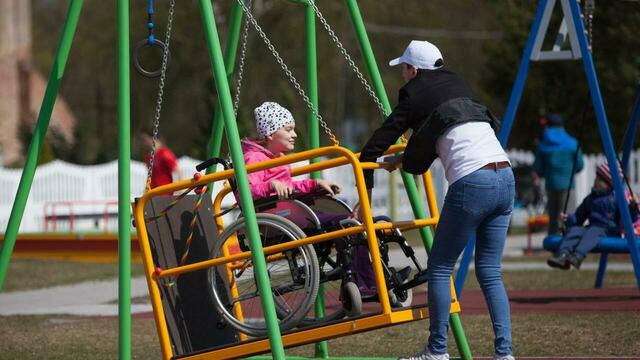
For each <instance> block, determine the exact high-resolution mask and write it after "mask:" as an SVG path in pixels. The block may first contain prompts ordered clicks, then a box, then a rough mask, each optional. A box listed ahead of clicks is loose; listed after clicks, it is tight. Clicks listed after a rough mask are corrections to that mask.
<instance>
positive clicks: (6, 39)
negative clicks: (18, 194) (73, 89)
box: [0, 0, 76, 166]
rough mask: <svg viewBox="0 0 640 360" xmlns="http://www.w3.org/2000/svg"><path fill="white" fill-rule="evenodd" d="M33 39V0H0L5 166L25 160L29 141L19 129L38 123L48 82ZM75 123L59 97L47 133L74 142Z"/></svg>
mask: <svg viewBox="0 0 640 360" xmlns="http://www.w3.org/2000/svg"><path fill="white" fill-rule="evenodd" d="M31 43H32V36H31V2H30V1H24V0H0V152H1V153H2V155H1V156H0V158H1V159H2V164H0V165H4V166H7V165H20V164H22V163H23V161H24V157H25V154H26V148H27V147H28V145H29V144H28V143H25V144H23V143H22V141H21V139H20V130H21V129H24V128H25V127H26V129H29V131H31V129H33V128H34V127H35V123H36V120H37V117H38V112H39V110H40V105H41V103H42V99H43V97H44V92H45V89H46V86H47V84H46V81H47V79H46V78H45V77H43V76H42V74H40V73H38V72H37V71H36V70H35V69H34V67H33V65H32V61H31ZM75 123H76V121H75V119H74V117H73V114H72V113H71V111H70V110H69V108H68V107H67V105H66V103H65V102H64V100H62V99H61V98H60V97H58V99H57V100H56V105H55V107H54V109H53V113H52V115H51V122H50V124H49V130H48V133H51V132H55V133H56V135H58V136H57V137H56V138H57V139H61V140H62V141H65V142H67V143H73V141H74V139H73V129H74V127H75Z"/></svg>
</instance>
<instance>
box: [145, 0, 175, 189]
mask: <svg viewBox="0 0 640 360" xmlns="http://www.w3.org/2000/svg"><path fill="white" fill-rule="evenodd" d="M175 4H176V2H175V0H170V1H169V16H168V18H167V30H166V32H165V38H164V40H165V41H164V49H163V51H162V68H161V70H160V84H159V85H158V98H157V100H156V112H155V115H154V122H153V142H152V144H151V151H150V153H149V168H148V169H147V184H146V188H145V191H149V190H150V189H151V175H152V174H153V165H154V162H155V161H154V157H155V155H156V142H157V141H158V128H159V127H160V111H161V110H162V95H163V94H164V80H165V78H166V74H167V58H168V56H169V44H170V43H171V26H172V23H173V12H174V7H175Z"/></svg>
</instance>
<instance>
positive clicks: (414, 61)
mask: <svg viewBox="0 0 640 360" xmlns="http://www.w3.org/2000/svg"><path fill="white" fill-rule="evenodd" d="M438 60H440V61H438ZM402 63H405V64H409V65H412V66H414V67H416V68H418V69H427V70H435V69H438V68H440V67H442V65H444V60H443V58H442V54H441V53H440V50H438V48H437V47H436V46H435V45H433V44H432V43H430V42H428V41H419V40H412V41H411V43H409V46H407V49H406V50H405V51H404V54H402V56H400V57H399V58H395V59H393V60H391V61H389V66H396V65H400V64H402Z"/></svg>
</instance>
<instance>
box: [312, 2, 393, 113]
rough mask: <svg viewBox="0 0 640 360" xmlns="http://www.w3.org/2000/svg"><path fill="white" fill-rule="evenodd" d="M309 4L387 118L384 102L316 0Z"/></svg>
mask: <svg viewBox="0 0 640 360" xmlns="http://www.w3.org/2000/svg"><path fill="white" fill-rule="evenodd" d="M309 4H310V5H311V6H312V7H313V12H315V14H316V16H317V17H318V19H319V20H320V23H322V26H323V27H324V29H325V30H326V31H327V33H328V34H329V36H330V37H331V39H332V40H333V42H334V43H335V44H336V47H337V48H338V50H340V53H341V54H342V56H343V57H344V59H345V60H346V61H347V64H348V65H349V67H350V68H351V70H352V71H353V72H354V73H355V74H356V76H357V77H358V79H359V80H360V82H361V83H362V85H363V86H364V88H365V90H366V91H367V92H368V93H369V96H371V99H373V101H374V102H375V103H376V105H377V106H378V109H379V110H380V113H381V114H382V117H386V116H387V113H386V111H385V109H384V105H382V102H381V101H380V99H379V98H378V96H377V95H376V93H375V92H374V91H373V89H372V88H371V85H369V82H368V81H367V79H365V77H364V75H362V73H361V72H360V70H359V69H358V67H357V66H356V64H355V62H354V61H353V59H352V58H351V56H350V55H349V53H348V52H347V50H346V49H345V48H344V46H343V45H342V43H341V42H340V40H339V39H338V36H337V35H336V33H335V32H334V31H333V29H332V28H331V26H330V25H329V23H328V22H327V20H326V19H325V18H324V16H323V15H322V13H321V12H320V9H318V6H317V5H316V3H315V0H309Z"/></svg>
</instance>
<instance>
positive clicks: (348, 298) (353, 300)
mask: <svg viewBox="0 0 640 360" xmlns="http://www.w3.org/2000/svg"><path fill="white" fill-rule="evenodd" d="M342 307H343V308H344V310H345V313H346V315H347V316H358V315H360V314H362V297H361V296H360V289H358V285H356V284H355V283H354V282H352V281H348V282H346V283H344V284H343V285H342Z"/></svg>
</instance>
